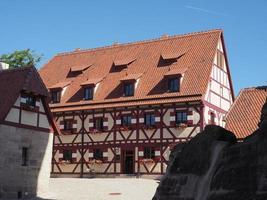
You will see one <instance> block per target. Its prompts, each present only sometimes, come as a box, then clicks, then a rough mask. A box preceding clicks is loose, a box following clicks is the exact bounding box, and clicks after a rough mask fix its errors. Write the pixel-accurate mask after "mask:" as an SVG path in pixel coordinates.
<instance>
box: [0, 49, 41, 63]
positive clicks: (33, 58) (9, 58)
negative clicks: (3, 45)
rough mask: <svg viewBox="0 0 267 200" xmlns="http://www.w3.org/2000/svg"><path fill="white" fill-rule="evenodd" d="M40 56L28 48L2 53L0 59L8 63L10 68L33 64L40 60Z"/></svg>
mask: <svg viewBox="0 0 267 200" xmlns="http://www.w3.org/2000/svg"><path fill="white" fill-rule="evenodd" d="M41 58H42V56H41V55H38V54H36V53H35V52H34V51H32V50H30V49H25V50H20V51H14V52H13V53H10V54H3V55H1V56H0V61H2V62H4V63H7V64H9V66H10V68H18V67H26V66H35V65H36V64H37V63H38V62H40V60H41Z"/></svg>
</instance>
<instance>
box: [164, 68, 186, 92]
mask: <svg viewBox="0 0 267 200" xmlns="http://www.w3.org/2000/svg"><path fill="white" fill-rule="evenodd" d="M186 70H187V68H170V69H169V71H167V73H165V74H164V76H165V79H166V81H167V83H168V92H180V85H181V80H182V77H183V74H184V73H185V72H186Z"/></svg>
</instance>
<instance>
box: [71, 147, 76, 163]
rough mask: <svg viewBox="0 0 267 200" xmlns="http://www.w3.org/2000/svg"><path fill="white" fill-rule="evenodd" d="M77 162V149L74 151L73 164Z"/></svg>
mask: <svg viewBox="0 0 267 200" xmlns="http://www.w3.org/2000/svg"><path fill="white" fill-rule="evenodd" d="M76 161H77V149H72V162H76Z"/></svg>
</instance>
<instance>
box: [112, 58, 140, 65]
mask: <svg viewBox="0 0 267 200" xmlns="http://www.w3.org/2000/svg"><path fill="white" fill-rule="evenodd" d="M134 60H135V58H124V59H120V60H114V65H115V66H122V65H128V64H130V63H132V62H133V61H134Z"/></svg>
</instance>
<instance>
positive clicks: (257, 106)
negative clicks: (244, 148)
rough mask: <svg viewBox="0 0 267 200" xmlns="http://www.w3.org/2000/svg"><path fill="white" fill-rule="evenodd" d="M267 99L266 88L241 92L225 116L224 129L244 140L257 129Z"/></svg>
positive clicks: (247, 89)
mask: <svg viewBox="0 0 267 200" xmlns="http://www.w3.org/2000/svg"><path fill="white" fill-rule="evenodd" d="M266 98H267V87H255V88H246V89H243V90H241V92H240V94H239V95H238V97H237V98H236V100H235V102H234V104H233V105H232V106H231V108H230V110H229V112H228V114H227V115H226V118H225V120H226V127H225V128H226V129H228V130H230V131H232V132H233V133H234V134H235V135H236V137H237V138H241V139H242V138H245V137H247V136H248V135H250V134H251V133H253V132H254V131H255V130H256V129H257V128H258V123H259V120H260V115H261V109H262V106H263V104H264V103H265V101H266Z"/></svg>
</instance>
